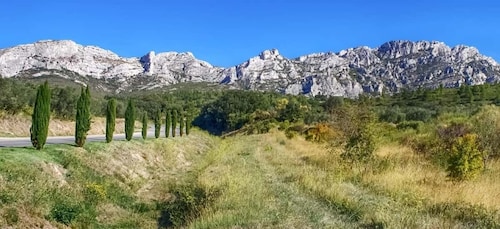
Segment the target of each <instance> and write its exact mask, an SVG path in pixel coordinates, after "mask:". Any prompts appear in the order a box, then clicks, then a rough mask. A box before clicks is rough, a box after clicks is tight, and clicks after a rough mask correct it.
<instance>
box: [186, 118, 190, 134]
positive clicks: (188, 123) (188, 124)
mask: <svg viewBox="0 0 500 229" xmlns="http://www.w3.org/2000/svg"><path fill="white" fill-rule="evenodd" d="M190 130H191V117H190V116H189V115H186V135H189V131H190Z"/></svg>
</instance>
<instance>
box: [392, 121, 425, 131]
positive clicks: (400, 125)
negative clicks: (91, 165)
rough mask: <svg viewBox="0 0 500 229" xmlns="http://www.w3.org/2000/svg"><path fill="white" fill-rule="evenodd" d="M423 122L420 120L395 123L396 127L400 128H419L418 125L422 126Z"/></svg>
mask: <svg viewBox="0 0 500 229" xmlns="http://www.w3.org/2000/svg"><path fill="white" fill-rule="evenodd" d="M423 124H424V123H423V122H421V121H404V122H401V123H398V125H396V128H398V129H400V130H405V129H414V130H420V126H422V125H423Z"/></svg>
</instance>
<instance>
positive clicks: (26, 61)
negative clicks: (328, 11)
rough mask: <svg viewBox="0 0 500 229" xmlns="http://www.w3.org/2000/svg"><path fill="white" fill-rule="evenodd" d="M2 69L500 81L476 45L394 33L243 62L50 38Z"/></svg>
mask: <svg viewBox="0 0 500 229" xmlns="http://www.w3.org/2000/svg"><path fill="white" fill-rule="evenodd" d="M0 75H1V76H2V77H40V76H44V75H52V76H58V77H63V78H67V79H70V80H74V81H76V82H80V83H85V82H86V81H89V80H94V81H97V82H98V83H99V85H100V87H102V89H104V90H108V91H114V92H119V91H124V90H147V89H152V88H157V87H163V86H167V85H172V84H177V83H181V82H208V83H218V84H226V85H230V86H231V87H233V88H240V89H250V90H271V91H278V92H281V93H289V94H305V95H311V96H314V95H335V96H346V97H356V96H358V95H359V94H360V93H372V94H380V93H383V92H386V93H393V92H397V91H399V90H401V89H402V88H417V87H438V86H439V85H444V86H446V87H456V86H460V85H462V84H470V85H475V84H484V83H494V82H498V81H499V79H500V65H498V63H497V62H495V60H493V59H492V58H490V57H486V56H483V55H481V54H480V53H479V51H478V50H477V49H476V48H474V47H468V46H463V45H460V46H456V47H449V46H447V45H446V44H444V43H442V42H436V41H432V42H431V41H419V42H411V41H390V42H387V43H385V44H382V45H381V46H380V47H378V48H369V47H357V48H350V49H347V50H342V51H340V52H338V53H332V52H328V53H314V54H309V55H305V56H300V57H298V58H295V59H288V58H286V57H284V56H282V55H280V53H279V51H278V50H276V49H272V50H265V51H263V52H262V53H260V55H258V56H256V57H252V58H250V59H249V60H248V61H246V62H244V63H242V64H239V65H237V66H233V67H230V68H220V67H215V66H212V65H211V64H209V63H207V62H205V61H201V60H198V59H196V58H195V57H194V56H193V54H192V53H189V52H187V53H177V52H166V53H158V54H156V53H155V52H149V53H148V54H146V55H144V56H142V57H140V58H123V57H120V56H118V55H117V54H115V53H113V52H111V51H108V50H104V49H101V48H99V47H96V46H82V45H79V44H77V43H75V42H73V41H69V40H62V41H52V40H48V41H39V42H36V43H33V44H26V45H19V46H15V47H12V48H6V49H0Z"/></svg>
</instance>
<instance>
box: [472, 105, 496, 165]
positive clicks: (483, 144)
mask: <svg viewBox="0 0 500 229" xmlns="http://www.w3.org/2000/svg"><path fill="white" fill-rule="evenodd" d="M472 123H473V126H472V129H473V130H474V133H476V134H477V135H478V144H479V148H480V150H482V151H484V152H485V155H486V156H488V157H490V156H491V157H499V156H500V109H499V108H498V107H496V106H485V107H483V108H481V110H480V111H479V112H478V113H477V114H475V115H474V117H473V118H472Z"/></svg>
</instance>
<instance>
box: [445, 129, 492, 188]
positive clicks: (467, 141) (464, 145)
mask: <svg viewBox="0 0 500 229" xmlns="http://www.w3.org/2000/svg"><path fill="white" fill-rule="evenodd" d="M476 139H477V135H475V134H466V135H465V136H463V137H459V138H457V139H456V141H455V143H454V144H453V145H452V149H451V154H450V157H449V159H448V168H447V171H448V177H450V178H451V179H452V180H458V181H461V180H469V179H473V178H475V177H476V176H477V175H478V174H479V173H480V172H481V171H482V170H483V167H484V164H483V153H482V152H481V151H479V149H478V145H477V141H476Z"/></svg>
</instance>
